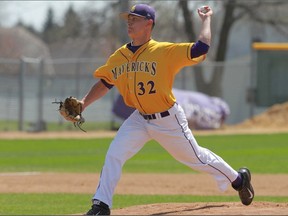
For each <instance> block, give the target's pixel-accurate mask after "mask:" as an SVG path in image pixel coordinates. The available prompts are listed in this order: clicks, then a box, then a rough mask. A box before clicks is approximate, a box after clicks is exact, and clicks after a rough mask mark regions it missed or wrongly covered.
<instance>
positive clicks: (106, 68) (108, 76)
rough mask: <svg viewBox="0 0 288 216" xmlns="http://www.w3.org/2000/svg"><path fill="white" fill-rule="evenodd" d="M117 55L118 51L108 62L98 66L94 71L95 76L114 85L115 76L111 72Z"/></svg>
mask: <svg viewBox="0 0 288 216" xmlns="http://www.w3.org/2000/svg"><path fill="white" fill-rule="evenodd" d="M115 56H116V52H115V53H114V54H112V55H111V56H110V57H109V59H108V60H107V62H106V64H105V65H103V66H101V67H99V68H97V69H96V70H95V71H94V74H93V76H94V77H95V78H99V79H101V80H102V82H103V81H104V82H105V83H106V84H108V85H110V86H113V85H114V84H115V83H114V80H115V79H114V78H113V74H112V73H111V71H112V70H113V67H115V66H114V64H113V61H114V60H113V59H115Z"/></svg>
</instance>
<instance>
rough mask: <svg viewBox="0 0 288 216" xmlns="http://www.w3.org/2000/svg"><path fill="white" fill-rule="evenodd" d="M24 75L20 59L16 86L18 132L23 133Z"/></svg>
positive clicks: (22, 61) (23, 67) (23, 64)
mask: <svg viewBox="0 0 288 216" xmlns="http://www.w3.org/2000/svg"><path fill="white" fill-rule="evenodd" d="M24 73H25V62H24V59H23V58H20V70H19V76H18V85H19V92H18V94H19V97H18V103H19V105H18V106H19V112H18V130H19V131H23V118H24V116H23V113H24Z"/></svg>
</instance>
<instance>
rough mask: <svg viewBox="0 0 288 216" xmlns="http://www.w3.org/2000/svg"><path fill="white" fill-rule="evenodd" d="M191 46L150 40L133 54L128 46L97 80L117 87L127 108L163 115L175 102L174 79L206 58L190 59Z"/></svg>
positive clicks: (115, 56) (98, 73)
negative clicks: (181, 71) (181, 70)
mask: <svg viewBox="0 0 288 216" xmlns="http://www.w3.org/2000/svg"><path fill="white" fill-rule="evenodd" d="M192 45H193V43H169V42H157V41H155V40H152V39H151V40H150V41H148V42H147V43H145V44H143V45H142V46H141V47H140V48H139V49H138V50H137V51H136V52H135V53H133V52H132V51H130V50H129V49H128V48H127V45H126V44H125V45H124V46H122V47H120V48H119V49H118V50H116V51H115V52H114V54H112V55H111V56H110V58H109V59H108V61H107V62H106V64H105V65H103V66H102V67H100V68H98V69H97V70H96V71H95V72H94V77H96V78H100V79H104V80H105V81H106V82H107V83H108V84H111V85H114V86H116V87H117V89H118V90H119V92H120V94H121V95H122V96H123V99H124V101H125V103H126V105H127V106H130V107H133V108H136V109H138V110H139V112H141V113H142V114H153V113H158V112H163V111H166V110H168V109H169V108H171V107H172V106H173V104H174V103H175V101H176V99H175V97H174V95H173V93H172V87H173V82H174V79H175V75H176V74H177V73H178V72H179V71H180V69H181V68H183V67H185V66H190V65H195V64H197V63H199V62H201V61H203V60H204V59H205V57H206V55H202V56H200V57H197V58H191V55H190V53H191V52H190V49H191V46H192Z"/></svg>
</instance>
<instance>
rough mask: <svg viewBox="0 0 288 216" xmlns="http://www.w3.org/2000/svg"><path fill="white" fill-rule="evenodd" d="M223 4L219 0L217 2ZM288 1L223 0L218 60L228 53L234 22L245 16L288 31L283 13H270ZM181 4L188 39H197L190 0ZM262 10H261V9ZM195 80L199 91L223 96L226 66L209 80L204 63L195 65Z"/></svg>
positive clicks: (220, 68) (217, 70)
mask: <svg viewBox="0 0 288 216" xmlns="http://www.w3.org/2000/svg"><path fill="white" fill-rule="evenodd" d="M217 4H220V2H217ZM284 5H288V2H287V1H285V0H282V1H261V0H254V1H241V0H225V1H222V7H223V11H224V15H223V19H222V23H221V25H220V29H219V40H218V41H217V42H216V43H217V47H216V52H215V56H214V60H215V61H216V62H224V61H225V60H226V53H227V49H228V39H229V34H230V31H231V29H232V27H233V25H234V24H235V23H236V22H237V21H239V20H241V19H242V18H244V17H248V18H249V19H250V20H253V21H254V22H258V23H262V24H268V25H271V26H273V28H275V29H276V30H277V31H278V32H279V31H280V32H282V33H284V34H287V35H288V31H287V28H283V26H285V25H286V26H287V24H288V21H287V19H285V16H286V15H285V10H284V15H283V17H282V16H267V14H269V13H270V12H271V11H273V10H275V9H276V8H279V7H281V6H284ZM179 6H180V8H181V10H182V13H183V18H184V27H185V32H186V35H187V37H188V39H189V41H196V40H197V38H196V33H195V25H194V23H193V22H192V13H191V12H190V11H189V9H188V6H189V1H183V0H179ZM259 11H260V12H259ZM194 69H195V71H196V73H195V80H196V87H197V90H198V91H201V92H204V93H207V94H208V95H213V96H219V97H221V96H222V90H221V83H222V79H223V72H224V71H223V68H222V67H215V68H214V71H213V75H212V79H211V80H210V81H208V82H206V81H205V80H204V76H203V73H202V70H203V69H202V67H201V66H199V67H195V68H194Z"/></svg>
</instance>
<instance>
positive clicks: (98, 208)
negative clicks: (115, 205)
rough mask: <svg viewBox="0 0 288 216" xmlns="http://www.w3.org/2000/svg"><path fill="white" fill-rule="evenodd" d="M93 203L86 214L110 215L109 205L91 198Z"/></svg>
mask: <svg viewBox="0 0 288 216" xmlns="http://www.w3.org/2000/svg"><path fill="white" fill-rule="evenodd" d="M92 202H93V205H92V206H91V209H90V210H89V211H88V212H87V213H86V215H110V209H109V206H108V205H106V204H105V203H103V202H101V201H99V200H93V201H92Z"/></svg>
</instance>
